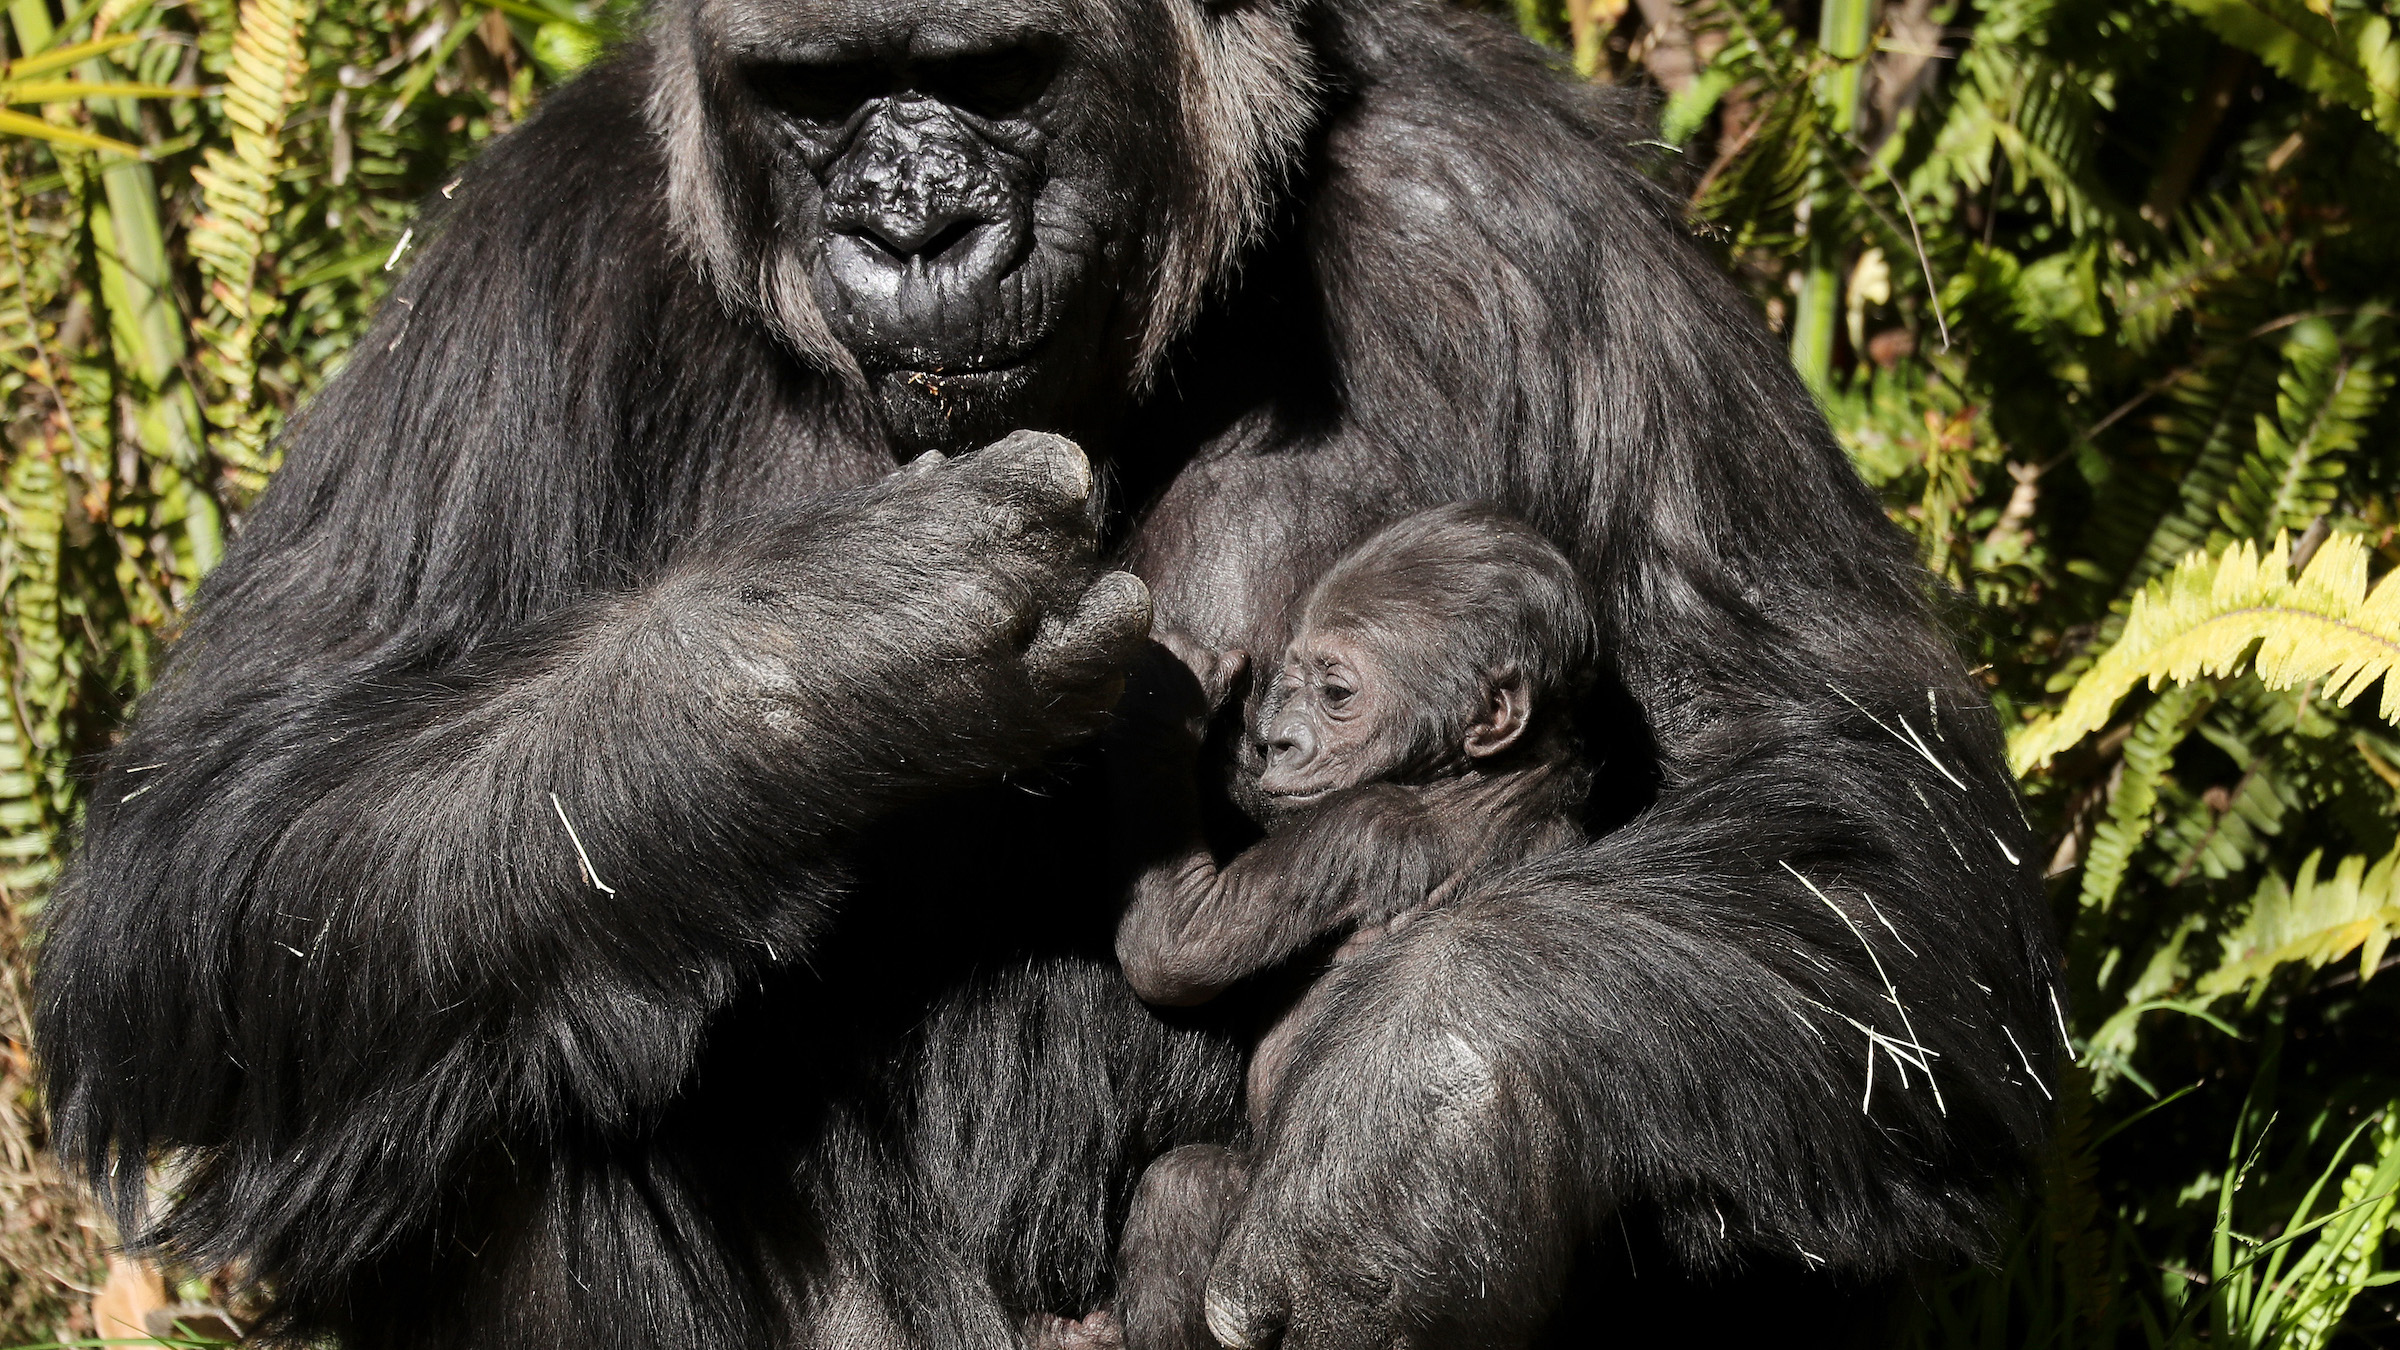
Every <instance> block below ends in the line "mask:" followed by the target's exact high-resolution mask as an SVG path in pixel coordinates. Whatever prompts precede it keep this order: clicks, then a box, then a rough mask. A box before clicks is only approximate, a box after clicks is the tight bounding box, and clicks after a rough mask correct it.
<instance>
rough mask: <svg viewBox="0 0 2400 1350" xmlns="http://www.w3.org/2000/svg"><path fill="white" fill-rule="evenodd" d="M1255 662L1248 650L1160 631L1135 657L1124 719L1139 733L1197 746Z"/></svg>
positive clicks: (1121, 709) (1121, 707)
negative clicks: (1216, 647) (1214, 646)
mask: <svg viewBox="0 0 2400 1350" xmlns="http://www.w3.org/2000/svg"><path fill="white" fill-rule="evenodd" d="M1249 664H1250V658H1249V654H1248V653H1246V652H1239V651H1224V652H1212V651H1210V650H1208V649H1207V648H1206V647H1203V646H1201V645H1200V644H1199V643H1197V642H1195V641H1193V640H1192V638H1191V637H1190V636H1189V635H1187V634H1184V633H1180V632H1175V631H1173V630H1160V631H1156V632H1154V633H1153V635H1152V640H1151V641H1150V642H1149V643H1148V644H1146V645H1145V646H1144V648H1143V650H1142V652H1141V654H1140V655H1139V656H1137V657H1135V658H1134V663H1133V669H1132V670H1131V671H1130V672H1129V673H1128V675H1127V677H1126V681H1125V698H1124V700H1123V701H1122V702H1121V703H1119V704H1118V705H1117V715H1118V718H1119V719H1120V721H1121V722H1122V724H1123V726H1124V728H1125V730H1126V731H1127V732H1129V733H1131V734H1133V735H1135V736H1138V737H1156V736H1160V735H1165V736H1169V737H1172V738H1174V739H1178V740H1184V741H1188V743H1189V744H1190V745H1191V746H1192V747H1194V748H1197V747H1198V745H1199V743H1200V741H1201V740H1202V739H1203V738H1204V737H1206V735H1207V734H1208V723H1209V719H1210V718H1212V717H1213V716H1215V715H1216V711H1217V709H1219V708H1221V707H1223V706H1224V705H1225V701H1226V698H1227V696H1228V695H1230V694H1231V693H1232V691H1233V687H1234V684H1235V682H1236V681H1238V680H1239V679H1240V678H1241V675H1242V672H1243V671H1244V670H1246V669H1248V668H1249Z"/></svg>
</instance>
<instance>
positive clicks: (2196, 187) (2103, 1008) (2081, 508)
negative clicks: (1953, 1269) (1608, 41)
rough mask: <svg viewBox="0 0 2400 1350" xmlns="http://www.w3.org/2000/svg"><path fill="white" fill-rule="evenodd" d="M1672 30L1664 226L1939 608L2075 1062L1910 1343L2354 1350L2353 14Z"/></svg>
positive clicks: (2380, 1179)
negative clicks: (1899, 540) (2030, 833)
mask: <svg viewBox="0 0 2400 1350" xmlns="http://www.w3.org/2000/svg"><path fill="white" fill-rule="evenodd" d="M1681 8H1682V10H1683V12H1684V13H1685V14H1686V15H1687V16H1688V19H1689V23H1690V25H1691V27H1692V28H1693V30H1694V31H1695V32H1697V33H1698V34H1700V35H1701V37H1700V40H1699V41H1698V43H1697V44H1696V49H1695V54H1696V55H1697V56H1698V57H1699V58H1700V60H1699V69H1698V71H1697V75H1696V78H1694V79H1693V80H1692V81H1691V82H1690V83H1689V84H1687V85H1685V86H1684V87H1682V88H1681V89H1674V90H1670V91H1669V93H1670V98H1669V101H1668V104H1667V119H1668V131H1669V139H1671V140H1672V141H1673V142H1674V143H1675V144H1676V145H1677V146H1678V147H1680V149H1681V151H1682V164H1683V166H1684V167H1683V169H1682V174H1683V176H1682V179H1681V183H1682V186H1683V187H1684V188H1685V190H1686V191H1687V192H1688V193H1689V195H1690V199H1691V209H1692V211H1693V214H1694V215H1695V216H1696V217H1697V218H1698V220H1699V222H1700V223H1701V225H1702V226H1703V230H1704V233H1705V235H1706V237H1709V238H1712V239H1715V240H1717V241H1719V242H1720V244H1721V246H1722V247H1723V250H1724V254H1725V259H1726V262H1727V264H1728V266H1729V267H1731V268H1732V269H1733V271H1734V273H1735V275H1736V276H1737V277H1738V278H1740V279H1741V280H1742V281H1743V282H1744V283H1745V284H1746V285H1747V286H1748V288H1749V289H1750V291H1751V293H1752V295H1753V296H1754V297H1755V299H1756V300H1757V302H1758V303H1759V304H1760V306H1761V307H1762V308H1763V309H1764V310H1765V312H1766V313H1767V315H1768V318H1769V321H1770V322H1771V323H1774V324H1777V325H1779V326H1781V327H1782V329H1783V330H1784V331H1785V333H1786V334H1787V335H1788V337H1789V339H1790V341H1791V346H1792V351H1793V354H1794V358H1795V360H1796V361H1798V362H1799V363H1800V365H1801V368H1802V370H1803V372H1804V373H1805V374H1807V375H1808V376H1809V378H1810V379H1811V380H1812V381H1813V382H1814V383H1815V385H1816V387H1817V389H1818V391H1819V394H1820V397H1821V398H1822V399H1823V401H1824V403H1825V406H1826V409H1827V412H1828V413H1829V414H1830V416H1831V417H1832V419H1833V421H1834V424H1835V427H1836V429H1837V431H1839V432H1840V434H1841V435H1842V437H1843V439H1844V440H1845V441H1846V442H1847V443H1848V445H1849V446H1850V448H1851V451H1852V453H1853V456H1854V458H1855V460H1856V462H1857V464H1858V466H1859V468H1860V470H1861V472H1862V473H1863V474H1865V475H1866V477H1867V478H1868V480H1869V481H1870V482H1871V483H1872V484H1874V485H1875V486H1876V487H1877V488H1878V489H1880V490H1881V491H1882V493H1883V494H1884V496H1885V499H1886V501H1887V502H1888V503H1889V505H1890V509H1891V512H1892V516H1893V518H1894V520H1895V521H1897V522H1898V523H1899V524H1900V525H1901V526H1902V527H1903V528H1904V529H1906V530H1908V531H1909V532H1910V533H1911V534H1912V535H1914V536H1915V538H1916V539H1917V541H1918V542H1919V544H1920V545H1921V546H1922V548H1923V550H1924V554H1925V557H1926V559H1927V560H1928V562H1929V563H1931V564H1932V565H1933V567H1934V568H1935V570H1936V571H1937V572H1938V573H1940V574H1941V575H1942V576H1943V577H1944V578H1945V579H1946V580H1947V581H1948V582H1949V583H1950V584H1951V585H1953V586H1955V587H1956V588H1958V590H1959V591H1960V592H1961V593H1962V594H1963V595H1964V597H1965V598H1966V599H1967V600H1968V601H1969V602H1971V607H1970V608H1968V609H1966V610H1965V611H1964V612H1966V613H1967V614H1968V615H1969V617H1970V641H1971V642H1972V644H1973V646H1974V648H1975V652H1974V657H1973V659H1974V661H1975V663H1976V664H1977V665H1978V666H1979V667H1980V668H1981V671H1982V673H1983V675H1984V678H1985V679H1986V681H1987V682H1988V684H1989V685H1990V687H1991V691H1992V695H1993V698H1994V701H1995V703H1997V704H1998V706H1999V708H2000V710H2001V713H2002V716H2003V719H2004V722H2005V723H2006V725H2007V727H2008V728H2009V730H2010V733H2011V736H2010V739H2011V752H2012V757H2013V759H2014V762H2015V764H2016V766H2017V767H2018V769H2019V771H2020V773H2021V774H2023V776H2024V786H2025V791H2026V795H2027V806H2028V811H2029V813H2030V814H2032V816H2033V818H2034V819H2035V821H2036V824H2037V826H2039V827H2041V828H2044V829H2045V830H2047V832H2048V834H2049V837H2050V840H2051V850H2052V851H2051V871H2052V874H2053V893H2054V896H2055V899H2056V903H2057V913H2058V917H2059V923H2060V928H2061V932H2062V935H2063V937H2064V939H2065V943H2066V947H2067V950H2068V959H2069V976H2070V980H2071V983H2072V987H2073V990H2074V995H2075V997H2074V1000H2073V1006H2072V1008H2071V1010H2070V1013H2071V1022H2072V1027H2073V1029H2074V1033H2075V1039H2076V1041H2077V1043H2078V1045H2079V1046H2080V1047H2081V1049H2082V1050H2083V1052H2084V1055H2085V1062H2084V1065H2083V1066H2082V1068H2081V1069H2079V1070H2078V1072H2077V1073H2076V1074H2074V1075H2070V1080H2069V1087H2070V1091H2069V1093H2067V1094H2065V1097H2066V1098H2067V1100H2065V1101H2064V1102H2063V1103H2062V1110H2063V1111H2064V1113H2065V1116H2064V1123H2063V1128H2062V1132H2061V1137H2060V1139H2059V1141H2058V1143H2057V1145H2056V1152H2055V1154H2054V1157H2053V1164H2052V1166H2051V1168H2050V1169H2049V1174H2048V1179H2047V1184H2046V1187H2045V1191H2044V1194H2043V1195H2041V1196H2039V1197H2036V1198H2035V1200H2034V1201H2033V1202H2031V1207H2030V1208H2029V1210H2028V1212H2027V1214H2026V1219H2027V1226H2026V1228H2025V1230H2024V1232H2023V1234H2022V1235H2021V1236H2020V1237H2018V1238H2017V1239H2016V1241H2015V1243H2014V1245H2013V1246H2011V1247H2010V1248H2009V1249H2008V1250H2006V1251H2005V1252H2004V1253H2003V1255H2002V1259H2001V1260H2000V1261H1999V1262H1998V1263H1997V1264H1996V1265H1995V1267H1993V1268H1990V1269H1985V1270H1981V1271H1974V1272H1967V1273H1964V1274H1962V1275H1961V1276H1960V1277H1959V1278H1958V1279H1957V1280H1956V1281H1954V1282H1952V1283H1950V1284H1947V1285H1942V1286H1939V1287H1938V1288H1936V1289H1935V1290H1934V1291H1932V1293H1931V1295H1930V1296H1929V1299H1928V1301H1927V1303H1926V1305H1925V1307H1924V1308H1923V1309H1921V1310H1920V1316H1919V1317H1918V1321H1917V1324H1916V1326H1915V1327H1914V1330H1913V1332H1912V1335H1913V1336H1914V1337H1915V1338H1916V1339H1917V1340H1918V1341H1919V1342H1921V1343H1923V1344H1927V1345H1952V1346H1954V1345H1961V1344H1966V1343H1974V1344H1978V1345H1992V1346H1995V1347H1997V1346H2012V1347H2013V1346H2021V1345H2034V1344H2040V1345H2070V1344H2091V1345H2102V1344H2108V1345H2114V1344H2140V1345H2144V1346H2168V1345H2174V1346H2185V1345H2194V1346H2196V1345H2199V1344H2202V1343H2207V1344H2210V1345H2223V1344H2241V1345H2247V1346H2258V1347H2266V1346H2276V1347H2314V1346H2322V1345H2328V1344H2332V1343H2335V1342H2336V1341H2337V1340H2339V1339H2340V1338H2342V1337H2345V1336H2348V1337H2356V1338H2361V1343H2365V1342H2367V1341H2371V1340H2374V1339H2376V1338H2379V1337H2385V1336H2387V1335H2388V1332H2389V1329H2390V1328H2391V1327H2393V1326H2394V1325H2395V1308H2400V1304H2395V1303H2394V1302H2393V1301H2391V1300H2390V1298H2389V1297H2388V1294H2387V1292H2386V1287H2387V1284H2388V1283H2389V1281H2390V1279H2391V1278H2392V1277H2390V1276H2387V1275H2384V1274H2382V1273H2380V1272H2381V1270H2382V1265H2381V1262H2382V1261H2383V1259H2384V1257H2383V1254H2382V1253H2383V1251H2384V1243H2385V1235H2386V1234H2387V1233H2388V1232H2389V1230H2390V1226H2391V1222H2392V1209H2391V1203H2390V1200H2391V1192H2392V1190H2393V1189H2394V1187H2395V1185H2400V1160H2395V1147H2394V1144H2393V1128H2394V1127H2393V1125H2392V1114H2391V1110H2390V1103H2392V1102H2393V1100H2394V1099H2395V1097H2400V1056H2394V1055H2393V1054H2392V1053H2390V1050H2389V1044H2390V1037H2391V1034H2392V1029H2393V1027H2394V1025H2395V1024H2394V1021H2393V1013H2394V1011H2395V1004H2400V991H2395V988H2394V986H2395V985H2400V981H2393V980H2390V979H2388V978H2383V979H2379V978H2377V977H2376V972H2377V971H2379V970H2380V969H2382V967H2383V966H2384V965H2385V964H2386V962H2387V960H2388V959H2389V958H2390V955H2391V954H2390V952H2389V950H2388V944H2389V943H2390V941H2391V939H2392V936H2393V934H2394V931H2395V926H2396V925H2400V899H2396V897H2395V889H2394V888H2395V882H2394V875H2395V872H2396V871H2400V861H2396V858H2400V854H2395V847H2396V846H2400V736H2396V733H2395V730H2394V724H2395V722H2400V678H2394V676H2393V668H2394V666H2395V664H2400V582H2390V581H2381V580H2378V578H2379V577H2380V576H2381V575H2382V574H2385V573H2387V572H2389V571H2390V570H2391V569H2392V568H2393V566H2394V565H2395V564H2400V548H2396V547H2395V527H2396V526H2400V502H2395V499H2394V489H2395V487H2400V453H2396V451H2400V444H2396V440H2395V433H2396V432H2400V409H2395V407H2394V406H2393V405H2394V400H2392V399H2391V398H2390V396H2389V395H2390V389H2391V383H2392V374H2393V371H2394V369H2395V364H2394V363H2395V360H2396V359H2400V332H2396V331H2395V326H2394V323H2393V311H2392V303H2393V300H2394V292H2395V290H2396V289H2400V279H2396V278H2395V277H2394V276H2393V274H2392V271H2391V261H2390V260H2391V259H2392V258H2394V257H2400V228H2395V224H2394V222H2395V221H2396V220H2400V216H2395V212H2396V211H2400V145H2396V144H2395V136H2396V135H2400V48H2396V47H2395V44H2394V43H2393V42H2392V41H2391V34H2390V27H2391V15H2390V14H2389V12H2388V10H2387V8H2386V7H2384V6H2380V5H2371V4H2367V3H2363V0H2137V2H2136V3H2132V4H2108V3H2100V0H1989V2H1988V3H1982V4H1972V5H1970V4H1942V3H1916V4H1911V3H1906V2H1905V0H1894V2H1892V3H1886V4H1885V5H1883V6H1881V7H1880V9H1879V10H1878V11H1877V14H1876V21H1877V24H1878V28H1877V31H1876V32H1875V33H1874V34H1873V35H1872V39H1871V40H1870V41H1869V42H1867V43H1866V44H1864V46H1863V48H1862V47H1861V46H1860V45H1858V44H1856V43H1855V41H1854V39H1850V38H1845V39H1843V40H1842V41H1839V42H1836V41H1833V40H1831V39H1832V38H1833V37H1834V34H1833V30H1832V25H1831V19H1830V15H1831V12H1832V9H1833V8H1834V7H1832V6H1824V7H1814V6H1812V7H1799V6H1793V5H1783V4H1776V3H1771V2H1770V0H1694V3H1691V4H1687V5H1685V6H1682V7H1681ZM1811 15H1813V16H1814V17H1815V19H1816V23H1815V24H1814V25H1813V33H1814V38H1813V40H1812V37H1811V33H1812V26H1811V25H1810V24H1809V23H1808V22H1807V20H1808V18H1809V16H1811ZM1649 36H1651V35H1649V34H1643V35H1639V36H1637V38H1636V40H1635V41H1634V43H1633V44H1631V45H1630V46H1629V48H1628V50H1632V51H1637V52H1638V51H1641V50H1644V48H1643V47H1642V41H1643V39H1644V38H1646V37H1649ZM1929 48H1934V49H1935V50H1934V52H1933V54H1932V55H1930V56H1928V54H1927V53H1928V49H1929ZM1862 50H1863V52H1864V54H1863V55H1857V54H1855V53H1859V52H1861V51H1862ZM1658 69H1659V70H1660V71H1662V72H1667V73H1671V70H1670V68H1669V67H1668V66H1664V65H1662V66H1660V67H1659V68H1658ZM1618 76H1619V78H1628V77H1630V78H1639V77H1640V72H1639V71H1638V70H1627V71H1622V72H1618ZM1837 76H1838V77H1840V78H1841V79H1848V78H1849V77H1851V76H1855V77H1856V79H1857V94H1856V97H1855V99H1851V98H1846V97H1842V96H1839V95H1840V94H1841V90H1840V89H1839V88H1837V81H1836V77H1837ZM1661 78H1662V79H1663V78H1665V74H1662V75H1661ZM1836 312H1838V313H1840V314H1842V315H1843V316H1844V317H1845V319H1846V322H1845V323H1844V324H1842V325H1841V326H1839V327H1830V326H1829V325H1828V322H1827V319H1826V316H1827V315H1828V314H1830V313H1836ZM2378 685H2380V686H2381V688H2382V691H2383V692H2382V694H2381V695H2380V696H2375V695H2373V694H2372V693H2371V692H2370V691H2372V690H2374V689H2375V688H2376V687H2377V686H2378ZM2302 1046H2305V1047H2306V1049H2307V1051H2308V1053H2307V1054H2306V1055H2299V1054H2296V1053H2294V1052H2296V1051H2297V1050H2299V1049H2300V1048H2301V1047H2302ZM2276 1047H2283V1056H2284V1058H2285V1059H2288V1060H2290V1061H2292V1062H2291V1064H2290V1065H2287V1066H2286V1067H2285V1068H2283V1069H2280V1070H2279V1069H2277V1068H2275V1067H2274V1065H2275V1063H2276V1060H2277V1050H2276ZM2162 1085H2164V1087H2180V1088H2181V1090H2180V1091H2178V1092H2176V1093H2172V1094H2170V1093H2168V1092H2166V1091H2165V1090H2164V1087H2162ZM2084 1089H2088V1094H2089V1095H2088V1100H2085V1099H2083V1098H2081V1097H2079V1096H2078V1093H2079V1092H2081V1091H2083V1090H2084ZM2153 1112H2154V1113H2153ZM2270 1118H2272V1119H2274V1120H2276V1121H2277V1122H2279V1123H2278V1124H2277V1125H2276V1127H2275V1128H2274V1129H2273V1130H2269V1129H2268V1128H2267V1122H2268V1120H2269V1119H2270ZM2228 1139H2233V1140H2235V1141H2236V1144H2235V1149H2236V1158H2235V1162H2236V1165H2235V1166H2234V1167H2231V1168H2227V1167H2226V1165H2225V1162H2224V1157H2225V1148H2226V1141H2227V1140H2228ZM2345 1140H2347V1141H2348V1142H2345ZM2270 1141H2271V1142H2270ZM2270 1149H2271V1150H2272V1151H2274V1152H2276V1153H2277V1154H2278V1156H2275V1157H2273V1158H2268V1157H2266V1156H2265V1152H2266V1151H2269V1150H2270ZM2369 1155H2371V1156H2369ZM2362 1157H2365V1158H2367V1160H2366V1161H2360V1160H2359V1159H2360V1158H2362ZM2344 1169H2347V1170H2344Z"/></svg>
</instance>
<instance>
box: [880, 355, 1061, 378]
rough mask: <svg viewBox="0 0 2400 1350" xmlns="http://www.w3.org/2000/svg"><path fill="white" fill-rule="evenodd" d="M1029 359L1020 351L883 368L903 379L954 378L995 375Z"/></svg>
mask: <svg viewBox="0 0 2400 1350" xmlns="http://www.w3.org/2000/svg"><path fill="white" fill-rule="evenodd" d="M1031 359H1032V358H1031V356H1029V355H1027V354H1025V353H1022V352H1020V353H1016V354H1013V355H1010V356H991V357H970V358H966V359H963V360H956V361H944V362H941V363H940V364H938V365H935V364H922V365H910V364H899V365H892V366H886V367H885V369H886V370H888V371H890V372H891V373H892V374H894V375H898V376H900V377H902V378H904V379H906V378H916V377H921V378H924V379H929V380H955V379H958V378H960V377H962V376H967V375H997V374H999V373H1001V372H1002V371H1007V370H1015V369H1018V368H1019V367H1021V366H1023V365H1024V364H1025V363H1026V362H1027V361H1029V360H1031Z"/></svg>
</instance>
